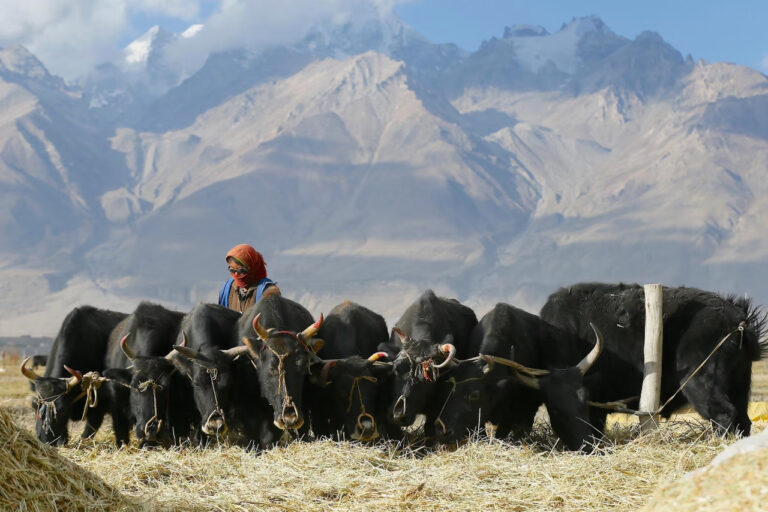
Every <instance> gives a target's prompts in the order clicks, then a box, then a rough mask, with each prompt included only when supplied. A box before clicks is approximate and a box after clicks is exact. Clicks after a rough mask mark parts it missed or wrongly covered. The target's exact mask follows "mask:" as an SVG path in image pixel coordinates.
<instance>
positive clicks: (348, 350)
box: [21, 283, 768, 451]
mask: <svg viewBox="0 0 768 512" xmlns="http://www.w3.org/2000/svg"><path fill="white" fill-rule="evenodd" d="M764 324H765V316H764V314H763V313H762V312H761V309H760V308H758V307H755V306H754V305H752V304H751V302H750V301H749V300H747V299H745V298H736V297H733V296H721V295H718V294H715V293H711V292H707V291H703V290H698V289H695V288H686V287H665V288H663V332H664V346H663V361H662V371H663V373H662V388H661V400H662V403H664V404H665V405H664V407H663V408H662V409H661V411H660V413H661V415H662V416H665V417H666V416H669V415H670V414H671V413H672V412H674V411H675V410H677V409H679V408H680V407H681V406H683V405H685V404H690V405H692V406H693V407H694V408H695V410H696V411H697V412H698V413H699V414H701V416H702V417H704V418H705V419H706V420H709V421H710V422H711V423H712V425H713V426H714V427H715V428H716V429H719V430H728V431H731V432H734V433H737V434H741V435H749V431H750V425H751V423H750V419H749V417H748V415H747V405H748V400H749V392H750V384H751V367H752V362H753V361H756V360H758V359H760V357H761V355H762V354H763V353H764V352H765V351H766V346H767V345H768V343H766V341H765V340H763V339H762V333H763V328H764ZM644 330H645V304H644V291H643V288H642V287H641V286H639V285H636V284H602V283H583V284H577V285H573V286H570V287H566V288H561V289H560V290H558V291H556V292H555V293H553V294H552V295H550V297H549V298H548V300H547V302H546V304H545V305H544V306H543V308H542V310H541V312H540V315H538V316H537V315H534V314H531V313H527V312H525V311H523V310H521V309H518V308H516V307H514V306H511V305H508V304H505V303H499V304H497V305H496V306H495V307H494V308H493V309H492V310H491V311H489V312H488V313H486V314H485V315H484V316H483V317H482V318H481V319H480V320H479V321H478V319H477V317H476V315H475V313H474V311H472V309H470V308H469V307H467V306H465V305H462V304H461V303H460V302H458V301H457V300H455V299H447V298H443V297H438V296H436V295H435V294H434V293H433V292H432V291H431V290H427V291H425V292H424V293H423V294H422V295H421V296H420V297H418V299H417V300H416V301H415V302H414V303H413V304H411V305H410V306H409V307H408V308H407V309H406V311H405V312H404V313H403V315H402V316H401V317H400V319H399V320H398V321H397V323H396V324H395V326H394V327H393V328H392V330H391V331H389V330H388V329H387V325H386V323H385V321H384V319H383V318H382V317H381V316H380V315H378V314H377V313H375V312H373V311H371V310H369V309H367V308H365V307H363V306H360V305H358V304H355V303H352V302H348V301H345V302H343V303H342V304H339V305H338V306H336V307H335V308H334V309H333V310H332V311H331V312H330V313H329V314H328V315H327V316H326V317H323V315H322V314H321V315H320V316H319V317H318V318H317V319H315V318H313V316H312V315H311V314H310V312H309V311H307V309H306V308H304V307H303V306H302V305H301V304H298V303H296V302H294V301H292V300H289V299H287V298H285V297H282V296H279V295H272V296H268V297H265V298H264V299H263V300H261V301H260V302H258V303H257V304H255V305H254V306H252V307H251V308H250V309H248V310H246V311H245V312H244V313H242V314H240V313H238V312H236V311H232V310H229V309H226V308H224V307H222V306H219V305H214V304H202V303H201V304H199V305H197V306H196V307H195V308H194V309H193V310H192V311H190V312H189V313H186V314H184V313H180V312H176V311H171V310H168V309H166V308H164V307H162V306H160V305H158V304H153V303H149V302H142V303H141V304H139V306H138V307H137V308H136V310H135V311H134V312H133V313H131V314H126V313H118V312H113V311H107V310H103V309H97V308H94V307H91V306H81V307H78V308H76V309H74V310H73V311H72V312H70V313H69V315H67V317H66V318H65V320H64V322H63V324H62V326H61V329H60V331H59V333H58V335H57V337H56V339H55V342H54V344H53V347H52V349H51V353H50V354H49V355H48V358H47V365H46V368H45V374H44V375H43V376H40V375H37V374H36V373H35V372H34V371H33V370H32V369H31V368H29V358H28V359H27V360H25V361H24V363H22V365H21V371H22V373H23V374H24V375H25V376H27V378H29V379H30V381H31V387H32V389H33V391H34V394H35V408H36V412H37V415H36V431H37V436H38V438H39V439H40V440H41V441H43V442H46V443H50V444H54V445H64V444H66V443H67V441H68V435H67V430H68V429H67V427H68V422H69V421H70V420H75V421H79V420H81V419H84V420H85V429H84V431H83V434H82V436H83V437H90V436H92V435H94V433H95V432H96V431H97V430H98V428H99V427H100V425H101V423H102V421H103V419H104V415H105V414H106V413H109V414H110V415H111V417H112V421H113V427H114V434H115V441H116V443H117V444H118V446H119V445H121V444H127V443H128V442H129V436H130V430H131V428H133V430H134V432H135V436H136V438H137V439H138V442H139V444H140V445H141V446H165V447H168V446H170V445H174V444H181V443H195V444H204V443H207V442H209V440H210V439H218V438H227V439H230V440H233V441H234V442H239V443H243V444H245V445H248V446H254V447H259V448H266V447H269V446H273V445H274V444H275V443H276V442H278V441H279V440H280V438H281V437H282V436H283V434H284V432H285V431H287V432H289V433H292V434H293V436H294V437H296V436H314V437H325V436H336V437H341V438H346V439H354V440H358V441H363V442H365V441H371V440H374V439H377V438H388V439H401V438H403V436H404V428H405V427H408V426H410V425H412V424H413V423H414V421H415V420H416V419H417V416H420V415H422V416H423V417H424V424H423V425H424V426H423V431H424V437H425V438H426V439H428V440H430V442H434V443H455V442H458V441H461V440H462V439H463V438H466V437H467V436H468V435H469V434H470V433H471V432H472V431H474V430H476V429H477V428H478V427H479V426H481V425H484V424H485V423H486V422H490V423H492V424H493V425H495V427H496V435H497V436H499V437H507V436H516V437H520V436H524V435H526V433H528V432H529V431H530V429H531V427H532V425H533V421H534V416H535V414H536V411H537V410H538V408H539V406H540V405H542V404H544V405H545V406H546V408H547V412H548V414H549V418H550V422H551V425H552V429H553V431H554V432H555V433H556V434H557V436H558V437H559V438H560V439H561V440H562V442H563V445H564V446H565V447H566V448H568V449H571V450H585V451H589V450H590V449H591V448H592V447H593V446H595V444H596V443H597V442H599V439H600V436H601V435H602V431H603V429H604V427H605V421H606V417H607V414H608V413H609V412H610V408H609V407H607V406H606V405H605V404H611V403H613V404H616V403H617V402H621V404H622V407H626V408H631V407H637V402H638V395H639V394H640V389H641V386H642V379H643V365H644V362H643V339H644ZM702 363H704V364H702ZM681 387H682V389H681Z"/></svg>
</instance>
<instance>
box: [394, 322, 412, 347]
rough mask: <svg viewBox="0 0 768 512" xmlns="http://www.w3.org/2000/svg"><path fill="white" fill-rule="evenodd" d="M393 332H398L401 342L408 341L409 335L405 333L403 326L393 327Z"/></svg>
mask: <svg viewBox="0 0 768 512" xmlns="http://www.w3.org/2000/svg"><path fill="white" fill-rule="evenodd" d="M392 332H394V333H395V334H397V337H398V338H400V342H401V343H403V344H404V343H405V342H406V341H408V335H407V334H405V333H404V332H403V330H402V329H401V328H399V327H397V326H395V327H393V328H392Z"/></svg>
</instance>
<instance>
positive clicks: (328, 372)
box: [308, 361, 337, 388]
mask: <svg viewBox="0 0 768 512" xmlns="http://www.w3.org/2000/svg"><path fill="white" fill-rule="evenodd" d="M336 363H337V361H317V362H314V363H312V365H311V366H310V374H309V377H308V378H309V382H311V383H312V384H314V385H315V386H319V387H321V388H324V387H326V386H328V384H330V383H331V382H333V380H334V379H335V378H336V374H337V370H336Z"/></svg>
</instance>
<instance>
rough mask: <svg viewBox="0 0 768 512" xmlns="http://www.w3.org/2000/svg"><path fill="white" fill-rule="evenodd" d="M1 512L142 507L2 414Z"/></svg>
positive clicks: (7, 414) (0, 411) (0, 443)
mask: <svg viewBox="0 0 768 512" xmlns="http://www.w3.org/2000/svg"><path fill="white" fill-rule="evenodd" d="M0 460H2V464H0V482H1V483H2V485H0V510H20V511H26V510H34V511H39V512H44V511H59V510H94V509H101V510H107V509H109V510H133V509H135V508H136V507H137V504H136V503H134V502H131V501H129V500H128V499H127V498H125V497H124V496H123V495H122V494H121V493H120V492H119V491H117V490H115V489H114V488H113V487H111V486H109V485H107V484H105V483H104V482H103V481H102V480H101V479H100V478H98V477H97V476H95V475H93V474H92V473H90V472H88V471H86V470H84V469H83V468H82V467H80V466H78V465H76V464H75V463H73V462H71V461H70V460H68V459H67V458H66V457H63V456H62V455H61V454H59V453H58V452H57V451H56V450H55V449H53V448H51V447H48V446H44V445H42V444H40V443H39V442H38V441H37V439H35V437H34V435H32V434H31V433H29V432H27V431H26V430H23V429H21V428H20V427H19V426H18V425H17V424H16V423H15V422H14V421H13V419H12V418H11V415H10V414H9V413H8V412H7V411H6V410H5V409H2V408H0Z"/></svg>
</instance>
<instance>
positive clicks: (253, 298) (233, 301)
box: [219, 244, 280, 313]
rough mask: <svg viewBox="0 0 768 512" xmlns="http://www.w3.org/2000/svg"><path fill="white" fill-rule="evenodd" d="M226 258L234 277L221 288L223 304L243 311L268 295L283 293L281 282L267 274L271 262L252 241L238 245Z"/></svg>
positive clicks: (220, 295) (221, 302)
mask: <svg viewBox="0 0 768 512" xmlns="http://www.w3.org/2000/svg"><path fill="white" fill-rule="evenodd" d="M225 259H226V260H227V270H228V271H229V275H230V278H229V279H228V280H227V282H225V283H224V286H222V287H221V291H220V292H219V304H221V305H222V306H224V307H227V308H229V309H234V310H235V311H239V312H241V313H242V312H243V311H245V310H246V309H248V308H249V307H251V306H252V305H254V304H256V303H257V302H258V301H260V300H261V299H263V298H264V297H266V296H269V295H272V294H278V295H280V289H279V288H278V287H277V283H275V282H274V281H272V280H271V279H270V278H268V277H267V264H266V263H265V262H264V257H263V256H262V255H261V253H260V252H259V251H257V250H256V249H254V248H253V247H251V246H250V245H248V244H240V245H236V246H235V247H233V248H232V249H230V250H229V252H228V253H227V255H226V257H225Z"/></svg>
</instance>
